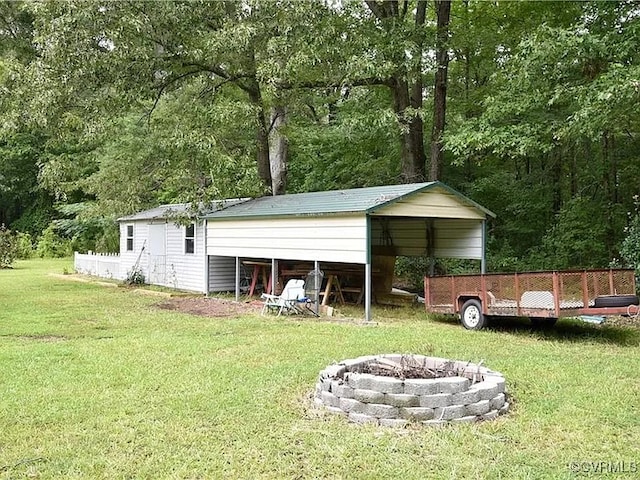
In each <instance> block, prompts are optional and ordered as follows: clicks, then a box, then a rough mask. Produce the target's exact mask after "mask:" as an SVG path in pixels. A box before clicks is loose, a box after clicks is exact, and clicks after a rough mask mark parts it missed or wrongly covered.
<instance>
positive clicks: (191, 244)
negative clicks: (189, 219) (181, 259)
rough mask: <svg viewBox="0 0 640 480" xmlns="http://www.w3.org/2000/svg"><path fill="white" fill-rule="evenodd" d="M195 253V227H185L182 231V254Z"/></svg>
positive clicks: (193, 225) (192, 225)
mask: <svg viewBox="0 0 640 480" xmlns="http://www.w3.org/2000/svg"><path fill="white" fill-rule="evenodd" d="M195 251H196V225H195V224H194V223H192V224H190V225H187V226H186V227H185V229H184V253H194V252H195Z"/></svg>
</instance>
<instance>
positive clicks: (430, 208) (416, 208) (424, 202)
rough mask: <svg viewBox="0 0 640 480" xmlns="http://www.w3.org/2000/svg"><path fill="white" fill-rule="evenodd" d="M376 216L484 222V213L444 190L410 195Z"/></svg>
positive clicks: (437, 189) (379, 211)
mask: <svg viewBox="0 0 640 480" xmlns="http://www.w3.org/2000/svg"><path fill="white" fill-rule="evenodd" d="M375 215H383V216H394V217H413V218H416V217H423V218H456V219H457V218H466V219H476V220H482V219H484V218H485V214H484V212H482V211H481V210H479V209H478V208H475V207H473V206H471V205H467V204H466V203H464V202H462V201H461V200H460V198H459V197H457V196H456V195H454V194H453V193H451V192H449V191H447V190H446V189H444V188H433V189H431V190H427V191H426V192H421V193H417V194H414V195H410V196H408V197H407V198H405V199H401V200H398V201H397V202H394V203H392V204H391V205H389V206H387V207H383V208H381V209H380V210H377V211H376V212H375Z"/></svg>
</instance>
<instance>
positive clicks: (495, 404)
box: [490, 393, 507, 410]
mask: <svg viewBox="0 0 640 480" xmlns="http://www.w3.org/2000/svg"><path fill="white" fill-rule="evenodd" d="M506 401H507V397H506V396H505V394H504V393H499V394H498V395H496V396H495V397H493V398H492V399H491V400H490V403H491V409H492V410H498V409H499V408H502V406H503V405H504V403H505V402H506Z"/></svg>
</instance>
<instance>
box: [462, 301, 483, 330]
mask: <svg viewBox="0 0 640 480" xmlns="http://www.w3.org/2000/svg"><path fill="white" fill-rule="evenodd" d="M460 321H461V322H462V326H463V327H464V328H466V329H467V330H481V329H482V328H484V327H485V326H486V324H487V318H486V317H485V316H484V314H483V313H482V305H481V304H480V302H479V301H478V300H476V299H474V298H472V299H470V300H467V301H466V302H464V304H463V305H462V310H461V311H460Z"/></svg>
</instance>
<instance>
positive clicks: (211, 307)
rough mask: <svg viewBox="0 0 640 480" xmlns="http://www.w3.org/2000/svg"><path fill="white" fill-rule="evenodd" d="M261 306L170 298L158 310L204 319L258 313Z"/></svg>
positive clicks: (258, 303) (255, 303) (258, 302)
mask: <svg viewBox="0 0 640 480" xmlns="http://www.w3.org/2000/svg"><path fill="white" fill-rule="evenodd" d="M262 305H263V302H262V301H260V300H250V301H246V302H242V301H241V302H236V301H234V300H226V299H223V298H171V299H169V300H167V301H164V302H162V303H159V304H158V308H162V309H163V310H174V311H177V312H184V313H190V314H192V315H201V316H204V317H233V316H238V315H245V314H255V313H259V312H260V310H261V309H262Z"/></svg>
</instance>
